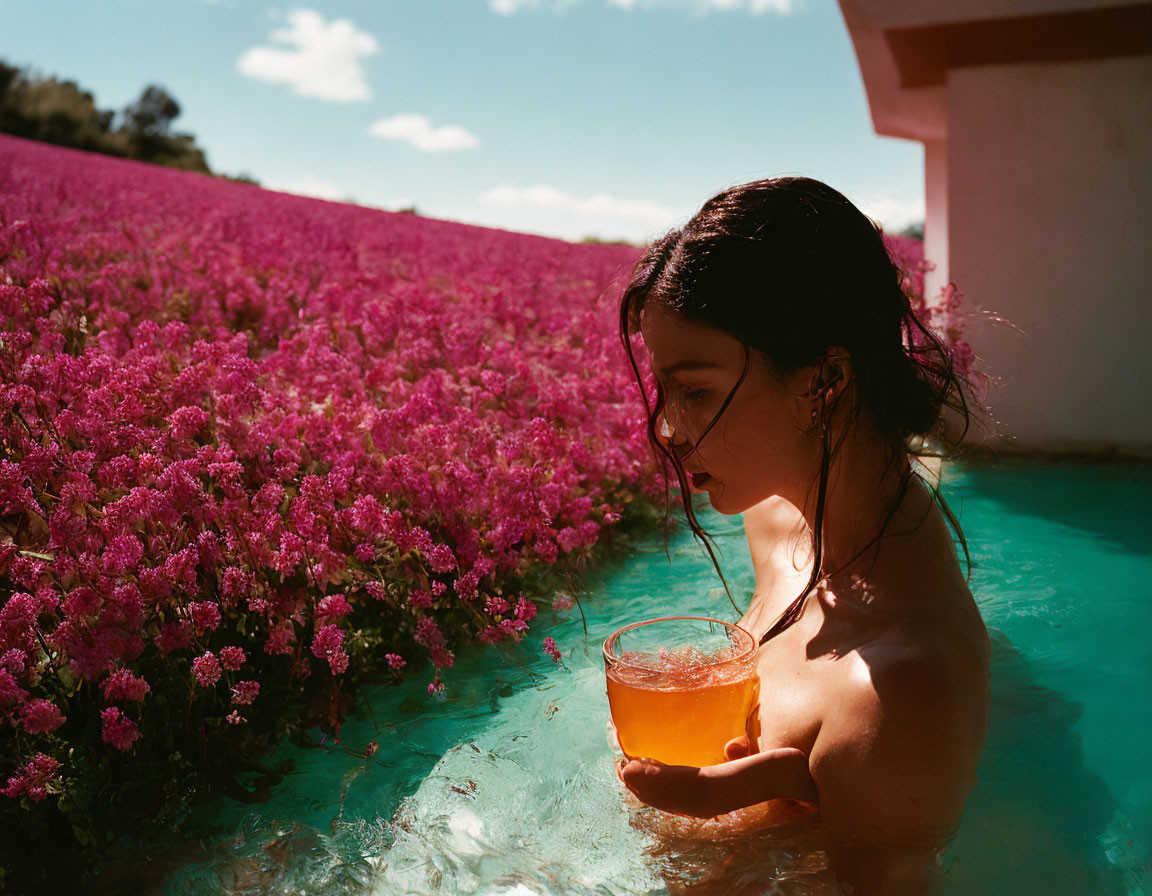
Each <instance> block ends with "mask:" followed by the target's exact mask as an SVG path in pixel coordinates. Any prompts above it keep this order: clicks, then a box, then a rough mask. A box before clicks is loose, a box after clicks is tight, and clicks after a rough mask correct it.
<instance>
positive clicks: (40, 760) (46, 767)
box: [0, 753, 60, 803]
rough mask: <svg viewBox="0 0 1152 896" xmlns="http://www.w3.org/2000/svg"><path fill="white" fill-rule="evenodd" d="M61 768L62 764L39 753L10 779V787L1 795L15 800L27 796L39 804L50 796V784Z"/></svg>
mask: <svg viewBox="0 0 1152 896" xmlns="http://www.w3.org/2000/svg"><path fill="white" fill-rule="evenodd" d="M59 768H60V763H59V762H57V761H56V760H55V759H53V758H52V757H51V756H48V755H47V754H45V753H37V754H36V755H35V756H33V757H32V760H31V761H30V762H28V763H27V764H25V766H24V768H23V769H21V770H20V773H19V774H17V775H13V776H12V777H11V778H9V779H8V786H7V787H5V788H4V789H3V790H0V793H3V794H4V796H7V797H11V798H13V799H18V798H19V797H22V796H27V797H28V798H29V799H30V800H32V802H34V803H38V802H40V800H42V799H44V797H46V796H48V784H49V783H51V782H52V780H53V779H54V778H55V777H56V772H57V771H58V770H59Z"/></svg>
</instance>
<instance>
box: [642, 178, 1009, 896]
mask: <svg viewBox="0 0 1152 896" xmlns="http://www.w3.org/2000/svg"><path fill="white" fill-rule="evenodd" d="M621 331H622V332H621V335H622V337H623V340H624V345H625V349H626V351H627V352H628V355H629V359H630V360H631V363H632V367H633V370H634V372H635V374H636V377H637V380H638V381H639V382H640V383H641V386H642V388H641V391H642V392H643V393H644V400H645V404H646V406H647V407H648V411H649V437H650V439H651V440H652V443H653V445H654V447H655V448H656V449H657V450H658V451H659V453H660V455H662V456H663V457H664V458H665V459H666V460H667V461H668V463H669V464H670V465H671V466H672V468H673V469H674V470H675V473H676V476H677V478H678V480H679V482H680V486H681V494H682V496H683V500H684V507H685V511H686V513H687V516H688V520H689V523H690V525H691V526H692V528H693V530H694V531H695V532H696V534H697V535H698V536H700V537H701V538H702V539H705V534H704V533H703V531H702V530H701V529H700V527H699V525H698V523H697V521H696V518H695V515H694V514H693V512H692V506H691V501H690V498H689V494H690V492H692V491H695V492H706V493H707V494H708V499H709V500H710V502H711V504H712V506H713V507H714V508H715V509H716V510H717V511H719V512H721V513H725V514H736V513H745V525H746V528H747V532H748V538H749V544H750V547H751V548H752V553H753V560H754V562H755V566H756V592H755V595H754V597H753V600H752V604H751V606H750V607H749V609H748V611H747V613H745V614H744V617H743V619H741V624H742V625H743V626H745V627H746V628H747V629H749V630H750V631H751V632H752V633H753V635H754V636H755V637H756V638H757V640H758V641H759V642H760V643H761V647H760V649H759V658H758V659H759V673H760V678H761V688H760V695H761V696H760V706H759V714H758V718H759V731H758V733H756V734H755V736H753V737H752V738H751V739H748V738H743V739H740V740H738V741H733V742H732V743H730V744H729V745H728V748H727V751H726V752H727V755H728V757H729V761H727V762H725V763H723V764H720V765H716V766H711V767H708V768H688V767H684V766H666V765H662V764H660V763H658V762H654V761H650V760H643V759H633V760H630V761H628V762H627V763H622V765H621V767H620V768H619V773H620V775H621V779H622V780H623V782H624V783H625V785H626V786H627V787H628V788H629V789H630V790H631V791H632V792H633V793H634V794H635V795H636V796H637V797H639V798H640V799H641V800H643V801H644V802H646V803H648V804H649V805H652V806H655V807H657V808H660V809H664V810H667V811H670V812H674V813H678V814H682V815H688V816H695V817H701V818H704V817H711V816H715V815H718V814H721V813H726V812H729V811H732V810H734V809H737V808H741V807H745V806H750V805H754V804H764V805H763V807H762V808H764V810H765V811H766V814H767V815H768V816H769V817H770V818H780V819H785V818H787V819H795V818H796V817H797V815H804V814H808V815H811V816H812V817H813V818H814V819H816V822H817V823H818V824H819V825H820V826H821V827H822V829H824V830H825V831H827V833H828V835H829V837H830V838H831V839H830V841H829V842H835V843H836V844H837V847H836V849H835V851H834V855H835V862H836V864H837V871H838V873H839V874H840V875H841V877H842V878H843V879H844V880H845V881H849V882H851V883H852V884H853V885H854V887H855V889H854V892H857V893H860V892H878V893H893V892H903V891H907V892H920V891H922V890H924V889H925V888H926V887H927V886H928V884H927V881H928V874H927V871H926V867H927V866H929V865H930V864H932V860H933V859H935V857H936V855H937V850H938V849H939V847H940V846H941V845H942V844H943V843H944V842H945V841H946V839H947V838H948V837H949V835H950V834H951V833H953V832H954V830H955V828H956V826H957V824H958V822H959V819H960V815H961V811H962V809H963V806H964V802H965V800H966V798H967V796H968V794H969V792H970V791H971V789H972V787H973V785H974V783H975V776H974V767H975V764H976V761H977V759H978V757H979V755H980V751H981V749H982V747H983V743H984V736H985V731H986V726H987V706H988V701H987V694H988V656H989V647H988V636H987V632H986V630H985V627H984V624H983V621H982V620H981V618H980V614H979V612H978V611H977V608H976V605H975V603H974V601H973V599H972V595H971V594H970V593H969V591H968V588H967V585H966V578H965V575H964V574H962V572H961V569H960V564H959V561H958V558H957V555H956V550H955V547H954V545H953V541H952V535H951V533H950V531H949V522H951V523H952V524H953V527H954V528H955V520H954V518H953V517H952V515H951V513H950V512H948V510H947V507H946V505H944V503H943V501H942V500H941V499H939V495H938V493H937V492H936V491H935V489H933V488H931V487H930V486H928V485H927V484H926V481H925V480H924V479H923V478H922V477H921V476H920V475H919V474H918V473H917V472H916V469H917V468H916V466H914V458H913V455H912V454H911V449H910V445H911V444H912V442H913V440H922V439H923V438H924V437H931V438H933V439H935V440H936V441H937V442H938V443H940V444H942V445H943V446H945V447H947V446H948V445H949V444H951V443H950V442H949V440H948V439H946V438H944V434H943V430H944V429H945V428H946V424H947V425H949V426H951V425H952V424H954V423H955V422H956V420H957V419H958V420H959V421H960V422H962V423H963V424H964V426H965V428H966V425H967V404H966V402H965V400H964V394H963V390H962V384H961V383H960V382H959V381H958V379H957V377H956V375H955V373H954V372H953V369H952V364H951V357H950V355H949V352H948V350H947V349H946V347H945V346H944V345H943V344H942V343H941V342H940V341H939V340H938V339H937V338H936V337H935V336H934V335H933V334H931V333H930V332H929V331H927V330H925V329H924V328H923V327H922V326H921V325H920V324H919V322H918V321H917V320H916V318H915V316H914V315H913V313H912V309H911V307H910V303H909V299H908V296H907V295H906V294H905V292H904V290H903V288H902V277H901V273H900V271H899V270H898V269H897V268H896V266H895V265H894V264H893V262H892V260H891V258H890V257H889V255H888V253H887V251H886V249H885V246H884V243H883V239H882V234H881V232H880V230H879V228H877V227H876V226H875V225H874V224H873V223H872V222H871V221H870V220H869V219H867V218H866V217H865V216H864V215H863V214H861V213H860V211H859V210H857V209H856V208H855V207H854V206H853V205H852V204H851V203H850V202H848V200H847V199H845V198H844V197H843V196H842V195H840V194H839V193H838V192H836V191H835V190H833V189H831V188H830V187H828V186H826V185H825V184H822V183H820V182H818V181H815V180H810V179H807V178H779V179H772V180H763V181H757V182H754V183H748V184H743V185H740V186H737V187H733V188H731V189H728V190H725V191H723V192H721V193H719V194H718V195H716V196H714V197H713V198H712V199H710V200H709V201H708V202H707V203H705V204H704V206H703V207H702V208H701V209H700V211H699V212H698V213H697V214H696V215H695V216H694V217H693V218H692V219H691V220H690V221H689V222H688V223H687V224H686V225H685V226H684V227H683V228H682V229H679V230H673V231H672V232H670V233H669V234H668V235H666V236H665V237H664V238H663V239H661V240H660V241H658V242H657V243H656V244H654V245H653V246H652V247H651V249H650V250H649V251H648V253H647V254H646V256H645V257H644V259H643V260H642V261H641V263H640V265H639V266H638V267H637V270H636V273H635V275H634V277H633V280H632V282H631V283H630V285H629V287H628V289H627V290H626V292H625V295H624V297H623V300H622V305H621ZM637 335H639V336H641V337H642V339H643V345H644V349H645V350H646V353H647V359H648V361H649V362H650V364H651V368H652V372H653V374H654V376H655V383H654V386H655V400H654V401H652V400H650V398H649V395H648V391H647V390H645V389H644V388H643V384H644V377H643V375H642V374H641V371H640V369H639V366H638V365H637V361H636V353H635V351H634V349H633V347H632V339H633V338H634V337H635V336H637ZM946 412H947V413H946ZM952 428H953V429H954V428H955V427H954V426H953V427H952ZM956 531H957V534H959V530H958V528H957V529H956ZM961 540H962V536H961ZM704 543H705V546H706V547H708V550H709V553H710V554H711V553H712V550H711V547H709V546H708V542H707V540H706V539H705V541H704ZM713 560H714V562H715V558H714V557H713Z"/></svg>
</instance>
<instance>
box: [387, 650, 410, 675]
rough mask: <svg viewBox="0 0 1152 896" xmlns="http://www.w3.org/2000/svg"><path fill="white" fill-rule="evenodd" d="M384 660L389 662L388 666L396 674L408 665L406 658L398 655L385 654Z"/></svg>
mask: <svg viewBox="0 0 1152 896" xmlns="http://www.w3.org/2000/svg"><path fill="white" fill-rule="evenodd" d="M384 659H385V660H387V661H388V665H389V666H391V667H392V669H393V671H396V672H399V671H400V670H401V669H403V668H404V667H405V666H406V665H408V663H407V661H406V660H405V659H404V657H402V656H400V655H399V654H396V653H386V654H384Z"/></svg>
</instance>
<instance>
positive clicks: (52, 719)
mask: <svg viewBox="0 0 1152 896" xmlns="http://www.w3.org/2000/svg"><path fill="white" fill-rule="evenodd" d="M20 719H21V721H22V722H23V723H24V730H25V731H27V732H28V733H29V734H51V733H52V732H53V731H55V730H56V729H57V728H59V727H60V726H61V725H63V724H64V721H65V717H64V713H62V712H61V711H60V707H58V706H57V705H56V704H55V703H53V702H52V701H51V700H42V699H39V698H38V699H36V700H29V701H28V702H27V703H25V704H24V706H23V707H22V708H21V710H20Z"/></svg>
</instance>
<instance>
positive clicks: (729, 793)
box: [618, 747, 817, 818]
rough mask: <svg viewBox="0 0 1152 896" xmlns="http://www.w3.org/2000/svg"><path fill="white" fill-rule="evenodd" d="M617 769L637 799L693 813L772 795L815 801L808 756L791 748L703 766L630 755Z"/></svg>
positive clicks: (712, 812)
mask: <svg viewBox="0 0 1152 896" xmlns="http://www.w3.org/2000/svg"><path fill="white" fill-rule="evenodd" d="M729 755H732V754H731V752H729ZM618 770H619V774H620V780H621V781H623V782H624V785H625V786H626V787H627V788H628V789H629V790H631V791H632V793H634V794H635V795H636V796H637V797H638V798H639V799H640V800H642V801H643V802H645V803H647V804H648V805H650V806H655V807H656V808H657V809H663V810H664V811H665V812H672V813H674V814H676V815H689V816H692V817H693V818H712V817H714V816H716V815H723V814H725V813H726V812H732V811H734V810H736V809H743V808H744V807H746V806H753V805H755V804H757V803H763V802H766V801H768V800H774V799H791V800H799V801H801V802H805V803H811V804H813V805H815V804H816V803H817V794H816V782H815V781H813V779H812V775H811V774H810V773H809V771H808V757H807V756H805V755H804V753H802V752H801V751H800V750H796V749H793V748H792V747H782V748H779V749H775V750H766V751H765V752H763V753H753V754H752V755H750V756H743V757H741V758H739V759H730V760H729V761H727V762H722V763H720V764H719V765H710V766H705V767H704V768H695V767H692V766H687V765H665V764H664V763H662V762H657V761H656V760H654V759H632V760H629V761H628V762H625V763H623V764H622V765H620V766H618Z"/></svg>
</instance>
